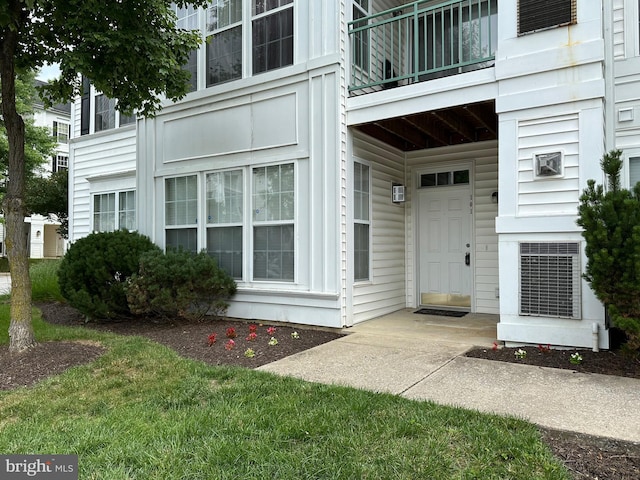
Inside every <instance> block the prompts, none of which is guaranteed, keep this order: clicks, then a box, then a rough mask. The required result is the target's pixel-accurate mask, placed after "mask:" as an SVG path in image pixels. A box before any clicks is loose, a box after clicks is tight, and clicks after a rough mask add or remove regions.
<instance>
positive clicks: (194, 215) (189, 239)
mask: <svg viewBox="0 0 640 480" xmlns="http://www.w3.org/2000/svg"><path fill="white" fill-rule="evenodd" d="M164 188H165V228H166V238H165V245H166V247H167V249H170V248H183V249H185V250H188V251H191V252H197V250H198V237H197V230H198V228H197V225H198V180H197V177H196V175H190V176H187V177H176V178H167V179H166V180H165V182H164Z"/></svg>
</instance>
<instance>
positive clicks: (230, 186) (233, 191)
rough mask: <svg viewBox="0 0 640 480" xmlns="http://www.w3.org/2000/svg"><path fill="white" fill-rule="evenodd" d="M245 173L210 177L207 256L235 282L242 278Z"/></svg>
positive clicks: (207, 194) (214, 174)
mask: <svg viewBox="0 0 640 480" xmlns="http://www.w3.org/2000/svg"><path fill="white" fill-rule="evenodd" d="M243 182H244V180H243V175H242V170H233V171H229V172H216V173H210V174H208V175H207V182H206V184H207V189H206V202H207V253H208V254H209V255H211V256H212V257H214V258H215V259H216V260H217V261H218V265H219V266H220V268H222V269H223V270H225V271H226V272H227V273H228V274H229V275H231V276H232V277H233V278H235V279H241V278H242V260H243V256H242V244H243V235H242V231H243V229H242V222H243V219H244V217H243V202H244V189H243Z"/></svg>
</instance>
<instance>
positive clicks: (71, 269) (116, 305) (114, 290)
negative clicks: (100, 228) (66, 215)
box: [58, 230, 160, 319]
mask: <svg viewBox="0 0 640 480" xmlns="http://www.w3.org/2000/svg"><path fill="white" fill-rule="evenodd" d="M149 251H156V252H159V251H160V248H158V247H157V246H156V245H154V243H153V242H152V241H151V240H150V239H149V238H148V237H145V236H144V235H141V234H139V233H135V232H127V231H126V230H119V231H116V232H103V233H92V234H91V235H89V236H87V237H84V238H81V239H80V240H77V241H76V242H74V243H73V244H72V245H71V247H70V248H69V250H68V251H67V253H66V254H65V256H64V257H63V259H62V262H61V263H60V267H59V269H58V283H59V285H60V292H61V293H62V296H63V297H64V298H65V299H66V300H67V301H68V302H69V304H70V305H71V306H73V307H75V308H76V309H78V310H79V311H80V312H82V313H83V314H85V315H87V316H88V317H89V318H106V319H113V318H118V317H126V316H129V315H131V312H130V310H129V306H128V304H127V298H126V295H125V292H124V284H125V282H126V281H127V280H128V279H129V277H130V276H131V275H132V274H134V273H136V272H137V271H138V265H139V263H140V256H141V255H142V254H143V253H144V252H149Z"/></svg>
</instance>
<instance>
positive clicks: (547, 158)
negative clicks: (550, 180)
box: [534, 152, 562, 177]
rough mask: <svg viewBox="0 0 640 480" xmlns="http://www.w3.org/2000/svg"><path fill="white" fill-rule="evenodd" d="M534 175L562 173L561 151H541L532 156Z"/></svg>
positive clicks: (552, 175) (545, 175)
mask: <svg viewBox="0 0 640 480" xmlns="http://www.w3.org/2000/svg"><path fill="white" fill-rule="evenodd" d="M534 168H535V170H536V177H556V176H559V175H562V152H553V153H543V154H540V155H535V156H534Z"/></svg>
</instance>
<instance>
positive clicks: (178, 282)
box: [126, 250, 236, 319]
mask: <svg viewBox="0 0 640 480" xmlns="http://www.w3.org/2000/svg"><path fill="white" fill-rule="evenodd" d="M235 293H236V282H235V281H234V280H233V278H231V277H230V276H229V275H228V274H227V273H226V272H225V271H224V270H222V269H221V268H219V267H218V265H217V263H216V261H215V260H214V259H213V258H212V257H210V256H209V255H207V253H206V252H204V251H203V252H200V253H197V254H196V253H192V252H188V251H185V250H179V251H173V250H172V251H169V252H167V253H162V252H159V251H151V252H147V253H145V254H143V255H142V256H141V258H140V271H139V274H137V275H135V274H134V275H132V276H131V279H130V281H129V283H128V285H127V287H126V294H127V300H128V302H129V308H130V309H131V311H132V312H133V313H137V314H153V315H158V316H163V317H176V316H182V317H185V318H189V319H200V318H202V317H204V315H206V314H213V315H216V316H221V315H224V313H225V312H226V311H227V307H228V304H227V303H226V301H225V300H227V299H229V298H231V297H232V296H233V295H234V294H235Z"/></svg>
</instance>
